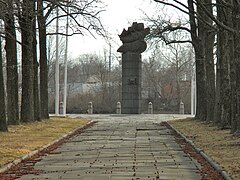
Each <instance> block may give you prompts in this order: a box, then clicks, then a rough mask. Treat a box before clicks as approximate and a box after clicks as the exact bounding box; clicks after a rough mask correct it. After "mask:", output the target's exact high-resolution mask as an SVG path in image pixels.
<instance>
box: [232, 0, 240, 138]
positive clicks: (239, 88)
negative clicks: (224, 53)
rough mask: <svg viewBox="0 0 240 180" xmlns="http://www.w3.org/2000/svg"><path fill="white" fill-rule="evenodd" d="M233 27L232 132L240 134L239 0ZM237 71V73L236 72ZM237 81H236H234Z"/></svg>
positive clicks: (234, 11)
mask: <svg viewBox="0 0 240 180" xmlns="http://www.w3.org/2000/svg"><path fill="white" fill-rule="evenodd" d="M233 7H234V9H233V27H234V29H235V32H236V33H235V34H234V63H232V64H235V66H234V67H235V71H234V72H233V74H232V75H233V76H234V77H233V78H234V80H233V83H232V84H234V85H235V86H234V88H236V89H235V90H236V91H235V92H233V94H232V100H233V101H232V112H233V113H232V114H235V116H234V117H232V132H234V133H235V134H236V135H239V134H240V73H239V72H240V43H239V42H240V4H239V1H237V0H233ZM236 72H237V73H236ZM234 82H235V83H234Z"/></svg>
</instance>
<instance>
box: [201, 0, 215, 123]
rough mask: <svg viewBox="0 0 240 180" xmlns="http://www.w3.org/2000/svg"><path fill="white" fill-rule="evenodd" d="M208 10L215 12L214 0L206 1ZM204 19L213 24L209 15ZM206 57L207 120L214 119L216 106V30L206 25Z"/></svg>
mask: <svg viewBox="0 0 240 180" xmlns="http://www.w3.org/2000/svg"><path fill="white" fill-rule="evenodd" d="M205 3H206V4H207V5H206V8H207V10H208V11H209V12H210V13H211V14H213V10H212V5H211V3H212V0H207V1H205ZM204 19H205V20H206V22H208V23H209V24H213V22H212V20H211V19H210V18H209V17H208V16H204ZM205 31H206V36H205V46H204V47H205V58H206V61H205V62H206V77H207V78H206V95H207V98H206V101H207V118H206V120H207V122H213V121H214V106H215V71H214V55H213V49H214V41H215V31H214V30H213V29H212V28H211V27H209V26H207V25H205Z"/></svg>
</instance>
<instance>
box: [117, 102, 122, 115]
mask: <svg viewBox="0 0 240 180" xmlns="http://www.w3.org/2000/svg"><path fill="white" fill-rule="evenodd" d="M116 113H117V114H121V103H120V102H117V110H116Z"/></svg>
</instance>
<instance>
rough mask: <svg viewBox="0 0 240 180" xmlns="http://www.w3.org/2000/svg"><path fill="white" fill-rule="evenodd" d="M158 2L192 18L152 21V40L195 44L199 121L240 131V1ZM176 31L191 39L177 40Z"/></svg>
mask: <svg viewBox="0 0 240 180" xmlns="http://www.w3.org/2000/svg"><path fill="white" fill-rule="evenodd" d="M154 2H156V3H159V4H163V5H164V6H170V7H173V8H175V9H177V10H178V11H179V12H181V13H183V14H184V15H185V17H188V22H187V23H184V22H182V21H181V20H179V21H178V22H174V23H173V22H171V21H170V20H166V19H161V18H158V19H154V18H149V20H150V21H151V22H152V33H151V38H157V39H161V40H163V41H165V42H166V43H167V44H172V43H191V44H192V46H193V48H194V53H195V66H196V86H197V87H196V88H197V108H196V115H195V118H196V119H200V120H202V121H206V122H212V123H213V124H215V125H216V126H218V127H219V128H231V132H232V133H234V134H235V135H238V134H239V132H240V73H239V72H240V44H239V40H240V1H239V0H229V1H224V0H215V1H213V0H188V1H186V2H182V1H179V0H171V1H163V0H154ZM172 32H181V33H182V32H187V33H189V34H190V37H191V38H189V39H188V38H185V39H184V38H183V39H181V40H176V39H174V38H171V37H172V36H169V34H171V33H172Z"/></svg>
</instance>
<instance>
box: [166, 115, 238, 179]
mask: <svg viewBox="0 0 240 180" xmlns="http://www.w3.org/2000/svg"><path fill="white" fill-rule="evenodd" d="M169 124H171V125H172V126H173V127H175V128H176V129H178V130H179V131H180V132H182V133H183V134H184V135H185V136H186V137H187V138H188V139H191V140H192V141H193V142H194V144H195V145H196V146H197V147H199V148H201V149H203V150H204V152H205V153H206V154H207V155H209V156H210V157H211V158H212V159H214V160H215V161H216V162H217V163H218V164H220V166H222V167H223V168H224V169H225V170H226V171H227V172H228V173H229V174H230V175H231V177H232V178H233V179H240V138H236V137H233V136H232V135H231V134H230V131H229V130H218V129H217V128H215V127H211V126H209V125H208V124H205V123H203V122H201V121H197V120H193V119H183V120H176V121H170V122H169Z"/></svg>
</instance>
